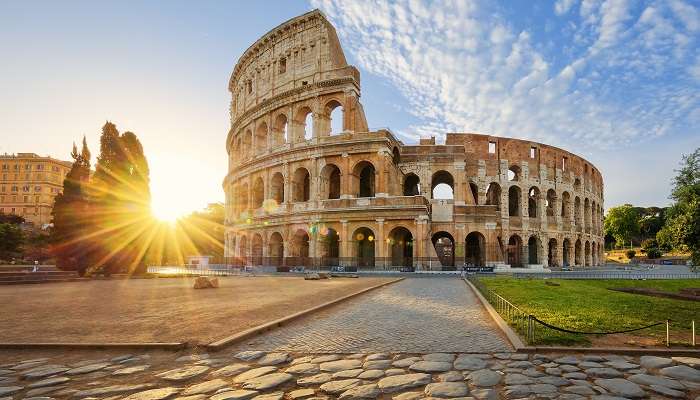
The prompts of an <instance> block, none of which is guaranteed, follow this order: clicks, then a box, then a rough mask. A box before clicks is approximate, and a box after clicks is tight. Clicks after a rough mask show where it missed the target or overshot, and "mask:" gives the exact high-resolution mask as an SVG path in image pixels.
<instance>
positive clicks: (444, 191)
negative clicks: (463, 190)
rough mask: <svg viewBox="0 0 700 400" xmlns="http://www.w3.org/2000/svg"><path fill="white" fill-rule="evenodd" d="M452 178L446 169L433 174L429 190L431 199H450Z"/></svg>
mask: <svg viewBox="0 0 700 400" xmlns="http://www.w3.org/2000/svg"><path fill="white" fill-rule="evenodd" d="M454 186H455V185H454V178H453V177H452V174H450V173H449V172H447V171H438V172H436V173H435V174H433V179H432V183H431V190H432V192H433V199H436V200H452V199H454V198H455V195H454Z"/></svg>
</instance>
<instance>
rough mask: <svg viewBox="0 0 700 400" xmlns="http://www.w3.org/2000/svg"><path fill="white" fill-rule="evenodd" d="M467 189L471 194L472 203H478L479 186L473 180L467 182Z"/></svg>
mask: <svg viewBox="0 0 700 400" xmlns="http://www.w3.org/2000/svg"><path fill="white" fill-rule="evenodd" d="M469 191H470V192H471V194H472V200H473V203H472V204H473V205H478V204H479V186H477V185H476V183H474V182H469Z"/></svg>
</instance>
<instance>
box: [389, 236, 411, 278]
mask: <svg viewBox="0 0 700 400" xmlns="http://www.w3.org/2000/svg"><path fill="white" fill-rule="evenodd" d="M389 248H390V250H389V254H390V256H391V265H392V266H394V267H409V268H412V267H413V235H412V234H411V231H409V230H408V229H406V228H404V227H402V226H399V227H396V228H394V229H392V230H391V232H390V233H389Z"/></svg>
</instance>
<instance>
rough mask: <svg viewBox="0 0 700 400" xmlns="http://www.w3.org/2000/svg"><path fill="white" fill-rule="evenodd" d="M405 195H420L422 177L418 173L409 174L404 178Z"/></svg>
mask: <svg viewBox="0 0 700 400" xmlns="http://www.w3.org/2000/svg"><path fill="white" fill-rule="evenodd" d="M403 195H404V196H418V195H420V178H419V177H418V175H416V174H413V173H411V174H408V175H406V178H405V179H404V180H403Z"/></svg>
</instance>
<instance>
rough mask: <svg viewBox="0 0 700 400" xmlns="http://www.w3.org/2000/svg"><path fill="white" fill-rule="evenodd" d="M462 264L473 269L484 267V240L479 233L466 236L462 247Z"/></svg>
mask: <svg viewBox="0 0 700 400" xmlns="http://www.w3.org/2000/svg"><path fill="white" fill-rule="evenodd" d="M464 262H465V263H466V264H467V265H471V266H475V267H483V266H484V265H486V238H484V235H482V234H481V233H479V232H472V233H470V234H468V235H467V238H466V239H465V246H464Z"/></svg>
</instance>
